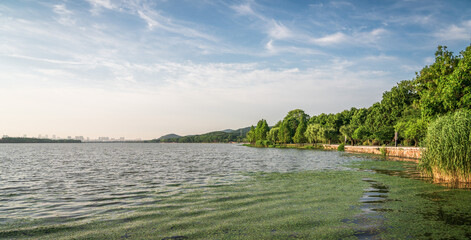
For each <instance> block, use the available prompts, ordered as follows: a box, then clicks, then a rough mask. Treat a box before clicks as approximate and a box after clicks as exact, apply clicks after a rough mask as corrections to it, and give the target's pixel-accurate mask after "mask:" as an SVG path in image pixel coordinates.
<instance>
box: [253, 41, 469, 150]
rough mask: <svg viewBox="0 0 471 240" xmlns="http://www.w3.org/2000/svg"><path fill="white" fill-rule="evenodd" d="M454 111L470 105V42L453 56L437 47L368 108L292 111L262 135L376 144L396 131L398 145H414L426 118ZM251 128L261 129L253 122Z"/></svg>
mask: <svg viewBox="0 0 471 240" xmlns="http://www.w3.org/2000/svg"><path fill="white" fill-rule="evenodd" d="M459 109H471V45H470V46H468V47H467V48H466V50H465V51H462V52H461V53H460V55H459V56H455V55H453V53H452V52H450V51H448V50H447V48H446V47H443V46H439V47H438V50H437V51H436V53H435V62H434V63H433V64H431V65H430V66H425V67H424V68H423V69H422V70H421V71H420V72H419V73H417V75H416V77H415V79H413V80H403V81H400V82H398V83H397V84H396V85H395V86H393V87H392V88H391V89H390V90H389V91H385V92H384V93H383V95H382V99H381V101H379V102H376V103H373V104H372V105H371V106H370V107H368V108H359V109H357V108H351V109H349V110H344V111H342V112H340V113H329V114H326V113H321V114H319V115H316V116H312V117H309V115H307V114H306V113H305V112H304V111H303V110H301V109H295V110H292V111H290V112H288V114H287V115H286V116H285V117H284V119H283V120H282V121H279V122H278V123H277V124H276V125H275V127H276V130H273V132H271V131H268V133H267V139H269V140H270V141H271V142H273V143H276V142H279V143H285V144H287V143H293V142H295V143H304V142H309V143H316V142H329V143H330V142H335V143H341V142H344V139H345V138H346V139H348V140H350V142H351V144H352V145H353V144H354V143H355V141H357V142H359V143H364V144H368V145H370V144H374V145H380V144H389V143H390V142H391V141H393V138H394V132H395V131H397V132H398V136H399V140H400V143H401V142H402V144H403V145H404V144H406V145H407V144H411V143H413V144H414V145H415V146H417V145H422V142H423V141H424V138H425V135H426V129H427V127H428V125H429V123H430V122H431V121H433V120H434V119H435V118H437V117H438V116H440V115H443V114H446V113H449V112H455V111H457V110H459ZM259 123H260V122H259ZM257 129H261V126H259V125H258V124H257ZM340 135H341V136H340ZM255 138H256V139H264V136H259V137H255Z"/></svg>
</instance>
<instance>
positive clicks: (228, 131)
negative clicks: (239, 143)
mask: <svg viewBox="0 0 471 240" xmlns="http://www.w3.org/2000/svg"><path fill="white" fill-rule="evenodd" d="M221 132H225V133H231V132H234V130H233V129H225V130H221Z"/></svg>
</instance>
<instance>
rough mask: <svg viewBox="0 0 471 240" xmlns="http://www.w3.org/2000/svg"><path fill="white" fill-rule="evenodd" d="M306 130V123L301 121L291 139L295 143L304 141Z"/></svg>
mask: <svg viewBox="0 0 471 240" xmlns="http://www.w3.org/2000/svg"><path fill="white" fill-rule="evenodd" d="M305 132H306V123H304V122H301V123H300V124H299V125H298V128H297V129H296V133H295V134H294V137H293V140H294V142H295V143H305V142H306V137H305V136H304V133H305Z"/></svg>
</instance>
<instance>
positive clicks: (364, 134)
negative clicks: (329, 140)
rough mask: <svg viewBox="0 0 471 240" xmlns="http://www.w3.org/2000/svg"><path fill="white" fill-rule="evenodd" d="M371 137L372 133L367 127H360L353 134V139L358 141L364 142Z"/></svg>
mask: <svg viewBox="0 0 471 240" xmlns="http://www.w3.org/2000/svg"><path fill="white" fill-rule="evenodd" d="M369 136H370V132H369V131H368V128H366V127H365V126H360V127H358V128H357V129H355V131H354V132H353V139H355V140H357V141H363V140H366V139H368V137H369Z"/></svg>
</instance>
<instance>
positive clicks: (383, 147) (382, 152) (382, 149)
mask: <svg viewBox="0 0 471 240" xmlns="http://www.w3.org/2000/svg"><path fill="white" fill-rule="evenodd" d="M379 151H380V152H381V155H383V156H385V157H386V155H388V150H386V146H385V145H383V146H381V148H380V149H379Z"/></svg>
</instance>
